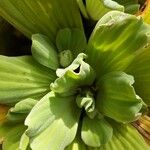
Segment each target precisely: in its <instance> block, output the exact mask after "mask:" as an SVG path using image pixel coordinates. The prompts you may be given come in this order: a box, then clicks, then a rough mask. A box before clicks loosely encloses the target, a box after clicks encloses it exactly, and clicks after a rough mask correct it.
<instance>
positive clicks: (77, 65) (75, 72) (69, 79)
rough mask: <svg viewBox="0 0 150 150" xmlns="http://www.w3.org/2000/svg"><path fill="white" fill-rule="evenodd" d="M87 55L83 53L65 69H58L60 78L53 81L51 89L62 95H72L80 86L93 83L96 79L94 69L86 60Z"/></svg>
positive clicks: (57, 72)
mask: <svg viewBox="0 0 150 150" xmlns="http://www.w3.org/2000/svg"><path fill="white" fill-rule="evenodd" d="M85 58H86V55H85V54H83V53H81V54H79V55H78V56H77V58H76V59H75V60H74V61H73V62H72V64H71V65H70V66H68V67H67V68H65V69H58V70H57V71H56V74H57V76H58V77H59V78H58V79H56V80H55V82H54V83H51V85H50V87H51V90H52V91H54V92H56V93H59V94H61V95H72V94H74V93H75V92H76V90H77V88H78V87H80V86H85V85H91V84H92V83H93V81H94V79H95V73H94V70H93V69H92V68H91V67H90V65H89V64H87V63H86V62H84V59H85Z"/></svg>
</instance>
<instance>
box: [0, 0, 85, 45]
mask: <svg viewBox="0 0 150 150" xmlns="http://www.w3.org/2000/svg"><path fill="white" fill-rule="evenodd" d="M0 14H1V15H2V16H3V17H4V18H5V19H6V20H8V21H9V22H10V23H11V24H13V25H14V26H15V27H17V29H19V30H20V31H22V32H23V33H24V34H25V35H27V36H28V37H31V35H32V34H35V33H41V34H44V35H46V36H48V37H49V38H50V40H51V41H52V42H53V43H54V42H55V38H56V33H57V31H58V30H59V29H62V28H65V27H70V28H72V27H74V28H75V27H76V28H80V29H82V22H81V18H80V14H79V10H78V8H77V4H76V1H75V0H65V1H64V0H57V1H54V0H49V1H47V0H36V1H35V0H21V1H20V0H13V1H12V0H1V2H0Z"/></svg>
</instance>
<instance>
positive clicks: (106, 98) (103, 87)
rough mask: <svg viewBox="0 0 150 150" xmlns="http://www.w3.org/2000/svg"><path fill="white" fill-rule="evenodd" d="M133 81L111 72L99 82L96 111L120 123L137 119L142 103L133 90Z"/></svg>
mask: <svg viewBox="0 0 150 150" xmlns="http://www.w3.org/2000/svg"><path fill="white" fill-rule="evenodd" d="M133 83H134V79H133V77H132V76H130V75H127V74H125V73H123V72H112V73H108V74H107V75H105V76H104V77H103V78H102V79H101V80H100V81H99V87H100V88H99V91H98V97H97V100H96V106H97V109H98V110H99V111H100V112H102V113H103V114H105V115H106V116H108V117H110V118H112V119H114V120H116V121H118V122H122V123H129V122H132V121H135V120H136V119H138V117H139V116H141V115H142V113H143V110H142V109H143V108H144V107H145V106H144V103H143V101H142V99H141V98H140V97H139V96H138V95H136V93H135V91H134V88H133V86H132V85H133Z"/></svg>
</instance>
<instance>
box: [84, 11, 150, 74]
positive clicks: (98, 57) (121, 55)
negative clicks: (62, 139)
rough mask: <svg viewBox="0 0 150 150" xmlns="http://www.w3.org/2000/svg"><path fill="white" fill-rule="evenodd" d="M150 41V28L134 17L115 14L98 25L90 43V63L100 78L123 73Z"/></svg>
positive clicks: (111, 14)
mask: <svg viewBox="0 0 150 150" xmlns="http://www.w3.org/2000/svg"><path fill="white" fill-rule="evenodd" d="M149 40H150V26H148V25H146V24H145V23H143V21H142V20H141V19H140V18H138V17H136V16H133V15H129V14H125V13H122V12H119V11H111V12H109V13H107V14H106V15H105V16H103V17H102V18H101V19H100V21H99V22H98V23H97V25H96V27H95V29H94V31H93V33H92V35H91V37H90V40H89V43H88V50H87V52H86V53H87V54H88V56H89V57H88V58H89V59H88V61H89V63H90V65H91V66H92V67H93V68H94V70H95V71H96V73H97V77H100V76H102V75H103V74H105V73H108V72H111V71H118V70H119V71H123V70H125V68H126V67H127V66H128V65H129V64H130V62H131V61H132V59H133V58H134V56H135V53H137V52H138V51H139V50H140V49H141V48H143V47H144V46H145V45H147V43H148V42H149Z"/></svg>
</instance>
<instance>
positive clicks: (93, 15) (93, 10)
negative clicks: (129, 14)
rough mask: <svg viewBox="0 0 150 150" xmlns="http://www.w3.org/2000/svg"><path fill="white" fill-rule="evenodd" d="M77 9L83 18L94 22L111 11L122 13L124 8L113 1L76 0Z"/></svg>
mask: <svg viewBox="0 0 150 150" xmlns="http://www.w3.org/2000/svg"><path fill="white" fill-rule="evenodd" d="M77 3H78V5H79V8H80V10H81V12H82V14H83V16H84V17H85V18H88V19H92V20H94V21H97V20H99V19H100V18H101V17H102V16H103V15H105V14H106V13H107V12H109V11H111V10H119V11H124V7H123V6H122V5H120V4H119V3H117V2H115V1H114V0H94V1H93V0H86V1H85V4H84V3H83V0H77Z"/></svg>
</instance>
